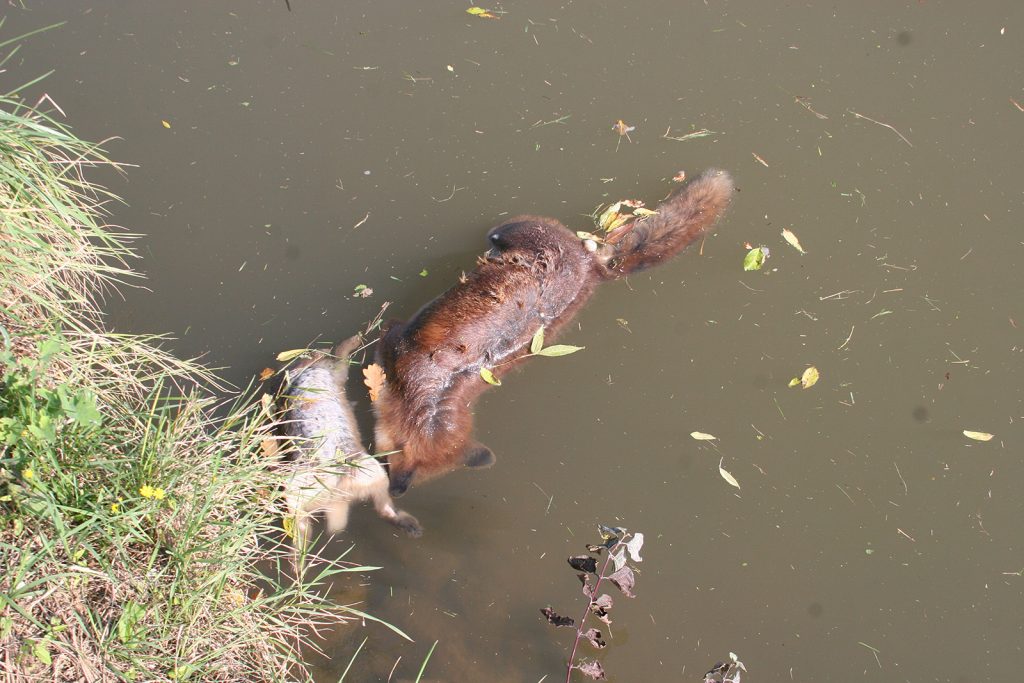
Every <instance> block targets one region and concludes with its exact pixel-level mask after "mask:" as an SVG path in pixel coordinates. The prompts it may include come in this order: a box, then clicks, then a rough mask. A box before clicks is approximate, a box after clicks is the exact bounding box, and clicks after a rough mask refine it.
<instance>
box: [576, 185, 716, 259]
mask: <svg viewBox="0 0 1024 683" xmlns="http://www.w3.org/2000/svg"><path fill="white" fill-rule="evenodd" d="M734 190H735V187H734V185H733V181H732V177H731V176H730V175H729V174H728V173H727V172H725V171H720V170H718V169H709V170H707V171H705V172H704V173H702V174H701V175H700V176H698V177H697V178H694V179H693V180H692V181H690V182H689V183H687V184H686V185H685V186H683V187H681V188H679V189H678V190H676V191H675V192H673V193H672V195H671V196H670V197H669V198H668V199H666V200H665V201H664V202H662V203H661V204H659V205H658V206H657V208H656V209H655V210H656V211H657V213H656V214H655V215H653V216H649V217H647V218H644V219H642V220H638V221H637V222H636V223H634V224H633V225H632V228H631V229H628V231H625V232H624V233H623V234H622V237H621V238H620V239H619V240H618V241H614V243H610V244H604V245H601V248H600V249H599V250H598V251H597V253H596V256H597V258H598V260H599V263H600V266H601V267H600V269H599V270H600V272H601V274H602V275H603V276H604V277H605V278H606V279H614V278H619V277H624V276H626V275H629V274H630V273H633V272H636V271H638V270H643V269H644V268H650V267H651V266H656V265H658V264H659V263H661V262H662V261H667V260H668V259H670V258H672V257H673V256H675V255H676V254H678V253H679V252H681V251H682V250H683V249H685V248H686V246H687V245H689V244H690V243H691V242H693V241H694V240H695V239H697V238H698V237H700V236H701V235H703V234H704V233H705V232H706V231H707V230H708V229H709V228H711V227H712V226H713V225H714V224H715V221H717V220H718V217H719V216H721V215H722V213H723V212H724V211H725V208H726V207H727V206H728V205H729V200H730V199H732V194H733V191H734ZM613 240H614V236H613V237H612V238H611V239H610V240H609V241H610V242H611V241H613Z"/></svg>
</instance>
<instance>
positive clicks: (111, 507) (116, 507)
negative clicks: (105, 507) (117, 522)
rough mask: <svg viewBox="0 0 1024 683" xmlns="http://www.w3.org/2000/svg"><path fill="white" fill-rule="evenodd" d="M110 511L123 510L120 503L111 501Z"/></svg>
mask: <svg viewBox="0 0 1024 683" xmlns="http://www.w3.org/2000/svg"><path fill="white" fill-rule="evenodd" d="M110 511H111V512H120V511H121V506H120V505H118V504H117V503H111V504H110Z"/></svg>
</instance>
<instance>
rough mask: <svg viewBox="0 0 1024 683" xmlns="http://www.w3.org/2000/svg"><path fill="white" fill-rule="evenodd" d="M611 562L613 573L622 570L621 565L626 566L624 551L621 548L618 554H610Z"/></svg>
mask: <svg viewBox="0 0 1024 683" xmlns="http://www.w3.org/2000/svg"><path fill="white" fill-rule="evenodd" d="M611 558H612V562H614V563H615V571H618V570H620V569H622V565H624V564H626V551H625V550H624V549H623V548H619V550H618V552H616V553H612V555H611Z"/></svg>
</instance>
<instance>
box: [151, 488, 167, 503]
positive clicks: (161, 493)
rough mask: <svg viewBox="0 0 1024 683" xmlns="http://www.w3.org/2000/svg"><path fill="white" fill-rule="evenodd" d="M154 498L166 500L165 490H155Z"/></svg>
mask: <svg viewBox="0 0 1024 683" xmlns="http://www.w3.org/2000/svg"><path fill="white" fill-rule="evenodd" d="M153 497H154V498H156V499H157V500H163V499H164V490H163V489H161V488H155V489H153Z"/></svg>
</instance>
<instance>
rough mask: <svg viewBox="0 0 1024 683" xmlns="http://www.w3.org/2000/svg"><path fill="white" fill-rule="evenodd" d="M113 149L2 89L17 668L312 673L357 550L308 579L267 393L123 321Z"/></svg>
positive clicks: (4, 614)
mask: <svg viewBox="0 0 1024 683" xmlns="http://www.w3.org/2000/svg"><path fill="white" fill-rule="evenodd" d="M8 43H10V41H8ZM8 43H3V44H0V47H3V46H4V45H8ZM9 56H10V55H9V54H8V58H9ZM3 61H6V60H3ZM101 165H112V162H110V161H109V160H108V159H107V158H106V157H105V156H104V155H103V153H102V151H101V150H100V149H99V148H98V147H97V146H95V145H92V144H89V143H86V142H83V141H81V140H79V139H77V138H76V137H75V136H74V135H73V134H72V133H71V131H70V130H68V129H67V128H66V127H65V126H63V125H62V124H61V123H59V122H58V121H57V120H55V119H54V118H53V117H51V116H49V115H47V114H46V113H44V112H42V111H40V110H38V109H36V108H33V107H30V106H27V105H26V104H25V103H24V102H22V101H21V100H20V99H19V98H18V97H17V96H16V95H15V94H11V93H9V94H8V95H6V96H2V97H0V568H2V569H0V675H2V676H3V677H4V678H5V680H8V679H9V680H48V681H49V680H57V681H72V680H74V681H79V680H85V681H107V680H127V681H144V680H145V681H151V680H174V681H182V680H217V681H263V680H281V681H284V680H303V679H306V678H308V672H307V670H306V668H305V666H304V664H303V661H302V656H303V653H304V652H309V650H310V649H315V645H314V644H313V642H312V638H311V636H312V634H314V633H315V632H316V630H317V629H318V628H320V627H323V626H328V625H330V624H337V623H338V622H339V621H342V620H344V619H345V618H347V615H346V613H345V612H343V611H339V610H337V609H335V608H333V607H332V606H331V604H330V603H328V601H327V600H326V599H324V598H322V597H321V595H320V594H319V593H318V592H317V590H316V587H317V585H319V583H320V582H322V581H324V580H326V579H328V578H329V577H331V576H333V575H334V574H337V573H339V572H343V571H348V570H353V569H357V568H354V567H351V566H346V565H345V564H343V563H340V562H336V563H321V564H318V565H316V566H317V567H318V569H316V570H315V571H310V572H309V574H311V575H312V576H307V577H306V578H300V579H298V580H293V579H290V578H289V577H288V574H289V573H290V572H289V571H286V569H287V568H289V567H290V562H291V560H292V553H291V550H290V546H288V545H287V544H282V543H280V541H281V534H280V532H279V530H278V524H277V522H276V520H278V519H280V510H279V509H278V499H279V496H278V493H277V491H278V488H279V483H280V481H279V480H280V477H282V476H284V475H283V473H281V474H279V473H276V472H275V471H274V468H273V467H270V466H269V465H270V464H271V463H269V462H268V457H267V455H265V452H264V451H265V450H268V451H269V450H270V449H264V448H263V447H262V446H263V442H264V440H265V439H266V438H267V437H268V433H269V432H268V424H269V416H268V415H267V414H266V412H267V411H266V409H265V407H264V406H263V405H261V404H260V403H259V402H254V401H247V400H244V399H239V400H238V402H237V403H236V404H235V405H232V406H227V407H225V406H218V405H217V404H216V401H217V400H218V399H217V398H215V395H216V393H215V391H214V390H216V389H217V388H218V387H219V384H218V380H217V378H216V377H215V376H213V375H212V374H211V373H209V372H208V371H206V370H205V369H203V368H202V367H200V366H198V365H196V364H194V363H191V362H187V361H182V360H178V359H176V358H174V357H173V356H172V355H170V354H168V353H165V352H164V351H162V350H161V349H160V348H159V347H158V343H159V339H158V338H153V337H138V336H126V335H114V334H109V333H107V332H105V331H104V330H103V326H102V315H101V313H100V306H99V303H100V302H101V300H102V297H103V295H104V294H105V293H106V292H108V291H110V289H111V288H113V287H116V286H117V285H119V284H122V283H124V282H126V281H128V280H129V279H130V278H133V277H134V274H133V272H132V270H131V269H130V268H129V266H128V265H127V262H128V260H129V259H130V258H131V252H130V250H129V248H128V246H127V243H128V241H129V240H130V239H131V238H132V237H133V236H132V235H130V234H128V233H125V232H123V231H119V230H117V229H115V228H112V227H111V226H109V225H108V224H107V223H106V217H107V215H108V209H109V207H110V206H111V205H112V204H113V203H114V202H116V198H114V197H112V196H111V195H110V194H109V193H107V192H106V191H104V190H103V189H101V188H99V187H97V186H96V185H94V184H93V183H92V182H90V181H89V179H88V177H87V175H88V173H89V171H90V169H92V168H95V167H97V166H101ZM215 408H217V410H215Z"/></svg>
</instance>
